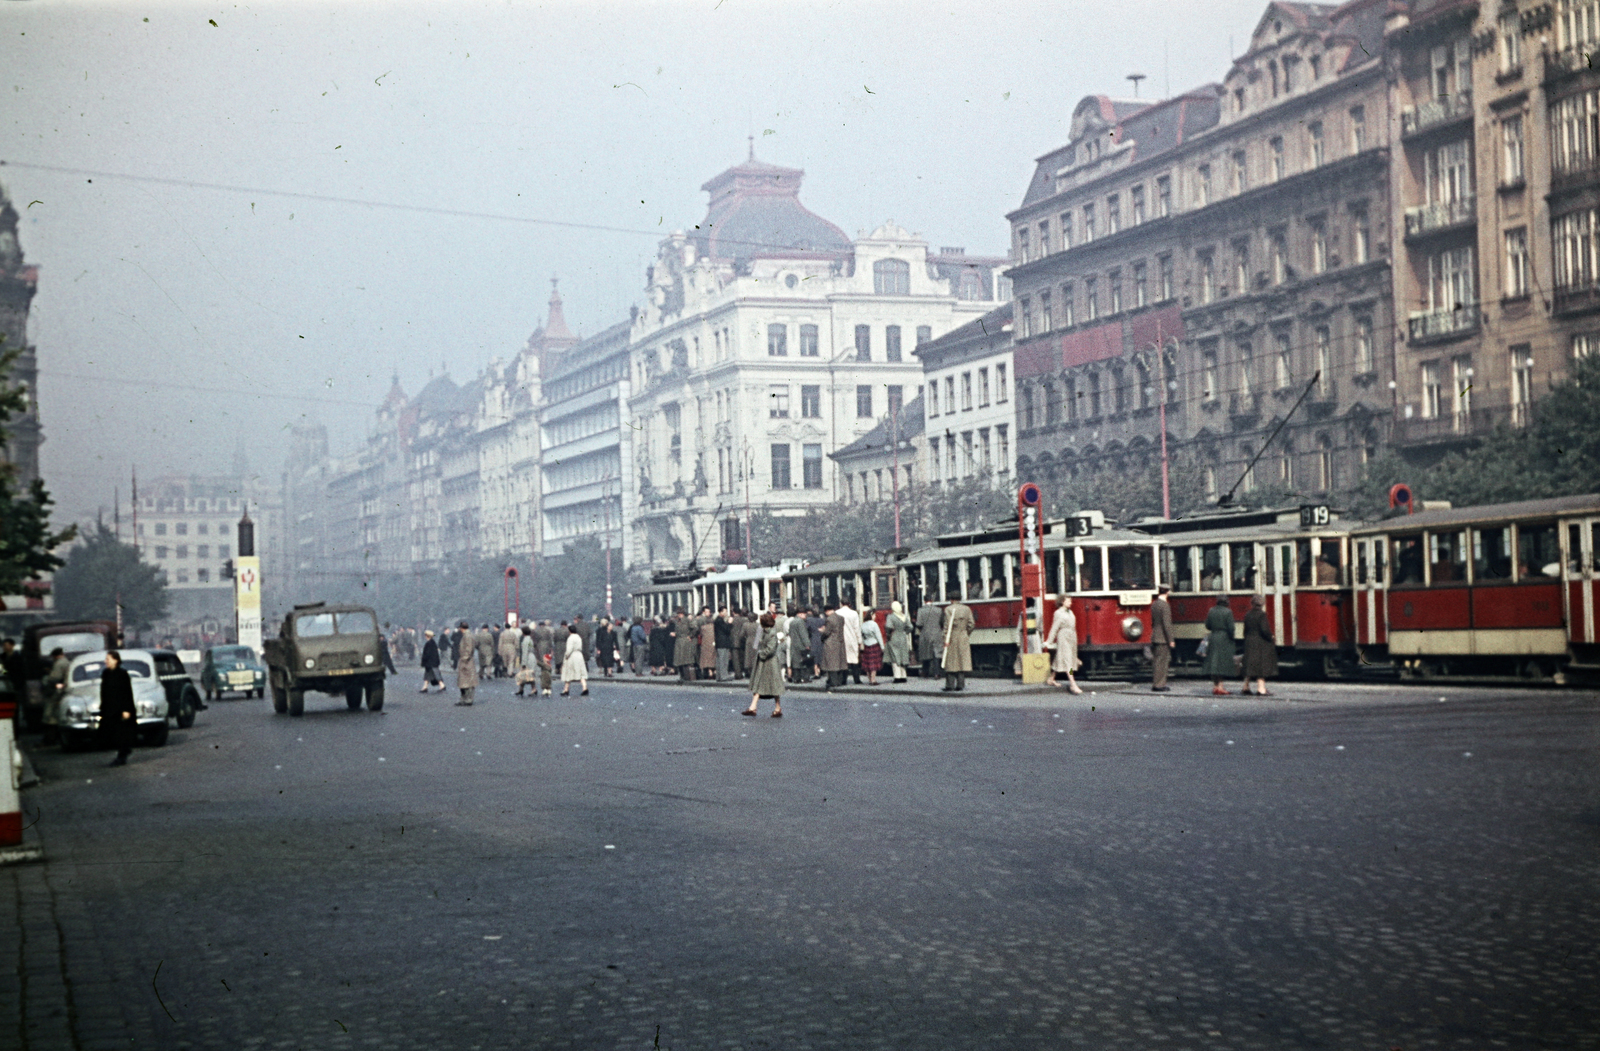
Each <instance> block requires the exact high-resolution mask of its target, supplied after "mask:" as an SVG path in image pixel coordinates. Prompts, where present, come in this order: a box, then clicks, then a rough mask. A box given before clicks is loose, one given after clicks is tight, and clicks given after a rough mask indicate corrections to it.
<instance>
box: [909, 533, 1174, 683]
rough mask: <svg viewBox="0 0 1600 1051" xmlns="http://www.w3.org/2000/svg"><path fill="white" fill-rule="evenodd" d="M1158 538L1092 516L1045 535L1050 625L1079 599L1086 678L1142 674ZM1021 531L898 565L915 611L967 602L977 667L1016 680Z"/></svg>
mask: <svg viewBox="0 0 1600 1051" xmlns="http://www.w3.org/2000/svg"><path fill="white" fill-rule="evenodd" d="M1157 547H1158V541H1156V539H1155V538H1153V537H1151V536H1149V535H1147V534H1143V533H1137V532H1133V531H1131V530H1126V529H1115V528H1111V527H1108V526H1107V525H1106V521H1105V516H1104V515H1102V514H1101V513H1100V512H1098V511H1087V512H1083V513H1082V514H1079V515H1075V516H1073V517H1070V518H1067V519H1065V520H1062V521H1056V522H1050V523H1046V524H1045V527H1044V590H1045V602H1044V607H1045V622H1044V623H1043V624H1041V625H1040V629H1041V631H1042V632H1043V633H1044V634H1045V635H1048V634H1049V631H1050V622H1051V621H1052V620H1054V611H1055V607H1056V603H1057V602H1058V601H1059V598H1060V596H1061V595H1062V594H1068V595H1071V596H1072V610H1073V614H1074V615H1075V616H1076V617H1077V621H1078V655H1079V657H1080V658H1081V659H1082V661H1083V663H1084V667H1085V670H1088V671H1100V670H1105V669H1109V668H1112V667H1115V666H1119V665H1122V666H1131V665H1137V664H1138V663H1139V662H1140V661H1141V660H1142V659H1143V652H1144V646H1145V640H1146V639H1147V637H1148V636H1149V634H1150V602H1151V600H1152V599H1153V598H1154V596H1155V588H1156V584H1157V580H1156V551H1157ZM1020 553H1021V552H1020V544H1019V542H1018V538H1017V527H1016V525H1014V524H1010V523H1008V524H1006V525H997V526H995V527H994V528H993V529H991V530H986V531H983V532H977V533H955V534H950V535H947V536H941V537H939V538H938V540H937V541H936V542H935V544H934V545H933V546H932V547H928V548H923V549H921V550H919V551H913V552H912V553H911V554H909V555H907V556H906V557H905V558H904V559H903V560H902V561H901V563H900V569H901V573H902V574H903V580H904V590H905V592H906V594H907V595H909V596H911V597H912V599H913V602H914V603H915V604H916V605H921V604H922V603H924V602H934V603H939V604H941V605H942V604H945V603H948V602H953V601H955V600H956V599H958V598H959V599H961V600H962V601H963V602H965V603H966V604H967V605H968V606H969V607H970V608H971V609H972V618H973V622H974V625H975V627H974V630H973V633H972V659H973V667H975V668H978V669H992V670H998V671H1002V672H1007V673H1009V672H1010V671H1011V668H1012V665H1013V662H1014V661H1015V660H1016V656H1017V651H1018V640H1019V639H1020V637H1021V628H1022V623H1023V615H1024V606H1025V602H1024V600H1023V598H1022V572H1021V568H1020V562H1019V556H1020Z"/></svg>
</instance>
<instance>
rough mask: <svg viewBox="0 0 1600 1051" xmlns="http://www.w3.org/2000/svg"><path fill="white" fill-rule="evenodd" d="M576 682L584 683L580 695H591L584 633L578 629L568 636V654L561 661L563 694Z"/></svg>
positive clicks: (566, 693) (569, 690)
mask: <svg viewBox="0 0 1600 1051" xmlns="http://www.w3.org/2000/svg"><path fill="white" fill-rule="evenodd" d="M574 682H580V683H582V684H583V692H582V693H580V694H579V695H578V696H579V697H587V696H589V662H588V661H587V660H586V659H585V657H584V652H583V635H582V634H580V633H579V632H576V631H574V632H572V633H571V634H569V635H568V636H567V655H566V659H565V660H563V661H562V662H561V696H563V697H565V696H567V695H568V694H569V693H570V692H571V690H572V684H573V683H574Z"/></svg>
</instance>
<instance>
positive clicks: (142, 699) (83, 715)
mask: <svg viewBox="0 0 1600 1051" xmlns="http://www.w3.org/2000/svg"><path fill="white" fill-rule="evenodd" d="M117 652H118V653H120V654H121V655H122V666H123V667H124V668H125V669H127V672H128V678H129V679H131V680H132V681H133V701H134V707H135V709H136V710H137V712H138V715H137V719H138V722H139V736H140V737H142V738H143V739H144V740H145V742H146V743H148V744H150V745H153V746H154V747H156V748H160V747H161V746H162V745H164V744H166V743H167V714H168V711H169V709H170V707H171V705H170V702H168V700H167V687H166V684H165V683H163V682H162V676H161V673H160V671H158V668H159V665H158V662H157V660H156V654H155V653H152V652H151V651H149V650H118V651H117ZM165 655H167V656H170V657H171V658H172V660H173V661H176V660H177V655H176V654H172V653H166V654H165ZM162 663H166V662H162ZM178 666H179V667H180V668H181V667H182V664H179V665H178ZM168 667H169V670H168V674H170V665H169V666H168ZM105 670H106V651H105V650H94V651H92V652H90V653H85V654H82V655H80V656H79V657H77V658H75V659H74V660H73V662H72V669H71V670H70V671H69V672H68V673H67V689H66V692H65V693H64V694H63V695H62V696H61V697H60V698H59V699H57V701H56V710H55V712H54V713H53V714H54V716H55V724H56V727H57V729H58V732H59V734H60V739H61V747H62V749H63V750H64V751H69V752H70V751H73V750H75V749H78V748H83V747H87V746H88V745H90V744H92V743H94V742H95V741H97V740H98V739H99V737H100V675H101V673H103V672H104V671H105ZM187 677H188V676H185V678H187ZM190 689H191V690H192V689H193V686H192V685H191V686H190ZM192 718H193V717H192V716H191V720H192Z"/></svg>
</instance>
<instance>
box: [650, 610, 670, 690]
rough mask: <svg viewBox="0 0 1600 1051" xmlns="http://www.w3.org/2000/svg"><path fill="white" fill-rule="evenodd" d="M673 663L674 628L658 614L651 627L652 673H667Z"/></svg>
mask: <svg viewBox="0 0 1600 1051" xmlns="http://www.w3.org/2000/svg"><path fill="white" fill-rule="evenodd" d="M671 664H672V628H671V627H669V626H668V624H667V618H666V617H660V616H658V617H657V618H656V619H655V623H654V625H653V626H652V627H651V628H650V674H651V675H665V674H666V671H667V668H668V667H669V666H670V665H671Z"/></svg>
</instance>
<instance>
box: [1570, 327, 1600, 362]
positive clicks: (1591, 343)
mask: <svg viewBox="0 0 1600 1051" xmlns="http://www.w3.org/2000/svg"><path fill="white" fill-rule="evenodd" d="M1597 350H1600V332H1583V333H1579V334H1578V335H1576V336H1573V337H1572V356H1573V357H1574V358H1586V357H1588V356H1589V355H1590V354H1593V353H1594V352H1595V351H1597Z"/></svg>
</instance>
